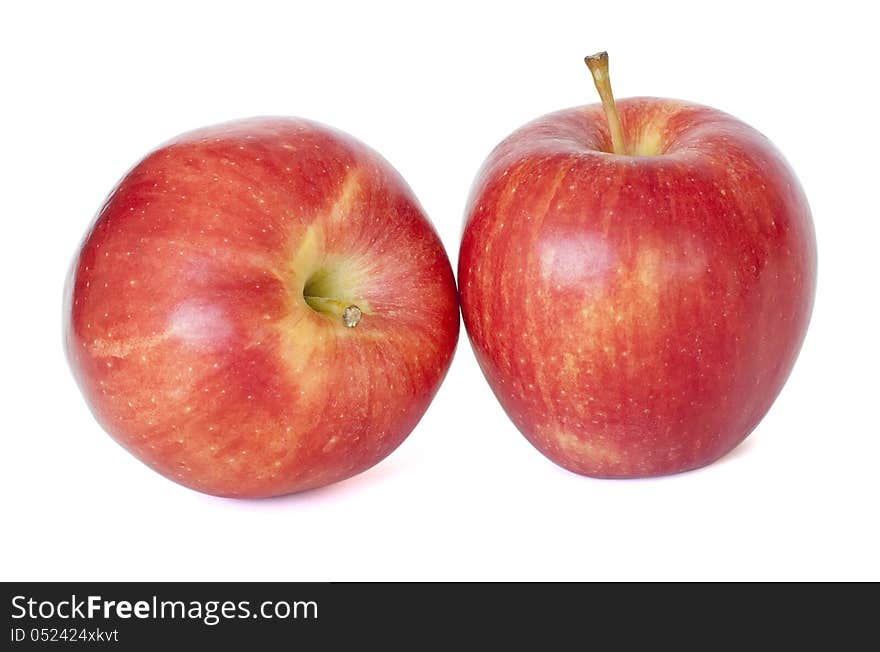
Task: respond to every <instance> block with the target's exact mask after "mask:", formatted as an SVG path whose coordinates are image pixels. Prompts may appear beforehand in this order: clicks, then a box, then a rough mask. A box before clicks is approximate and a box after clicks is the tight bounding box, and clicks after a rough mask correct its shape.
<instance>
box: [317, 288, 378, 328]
mask: <svg viewBox="0 0 880 652" xmlns="http://www.w3.org/2000/svg"><path fill="white" fill-rule="evenodd" d="M303 298H304V299H305V300H306V303H307V304H309V306H311V307H312V309H313V310H315V311H316V312H321V313H324V314H325V315H335V316H337V317H340V318H341V319H342V324H343V325H344V326H345V327H346V328H354V327H355V326H357V325H358V323H359V322H360V321H361V317H363V312H361V309H360V308H358V307H357V306H356V305H354V304H350V303H347V302H345V301H337V300H336V299H328V298H327V297H312V296H306V297H303Z"/></svg>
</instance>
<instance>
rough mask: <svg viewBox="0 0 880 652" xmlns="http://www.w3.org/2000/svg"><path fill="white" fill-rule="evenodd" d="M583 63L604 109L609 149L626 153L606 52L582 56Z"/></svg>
mask: <svg viewBox="0 0 880 652" xmlns="http://www.w3.org/2000/svg"><path fill="white" fill-rule="evenodd" d="M584 63H586V64H587V68H589V69H590V74H591V75H593V83H595V84H596V90H597V91H599V97H600V98H602V109H603V110H604V111H605V119H606V120H608V130H609V131H610V132H611V149H612V151H613V152H614V153H615V154H626V145H625V144H624V143H625V141H624V140H623V128H622V127H621V126H620V116H618V115H617V106H615V104H614V95H613V94H612V93H611V78H610V77H609V76H608V53H607V52H598V53H596V54H594V55H591V56H589V57H584Z"/></svg>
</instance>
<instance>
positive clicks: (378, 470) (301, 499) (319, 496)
mask: <svg viewBox="0 0 880 652" xmlns="http://www.w3.org/2000/svg"><path fill="white" fill-rule="evenodd" d="M411 466H412V465H409V464H405V463H402V462H399V461H395V460H393V459H390V457H388V458H385V459H384V460H381V461H380V462H379V463H377V464H376V465H375V466H372V467H370V468H369V469H367V470H366V471H362V472H360V473H358V474H357V475H354V476H352V477H350V478H346V479H345V480H339V481H337V482H333V483H331V484H328V485H324V486H323V487H315V488H314V489H306V490H305V491H299V492H296V493H292V494H285V495H283V496H268V497H266V498H229V497H220V496H214V497H213V498H214V499H216V500H221V501H227V500H228V501H233V502H234V503H236V504H239V505H247V506H248V507H254V508H259V507H264V506H272V507H277V506H279V505H288V504H289V505H296V504H301V503H305V502H311V501H316V500H317V501H323V500H328V499H332V498H334V497H336V496H337V495H344V494H347V493H349V492H355V491H359V490H362V489H363V488H365V487H366V486H368V485H373V484H375V483H381V482H385V481H387V480H388V479H389V478H392V477H394V476H397V475H400V474H401V473H403V472H405V470H406V469H407V468H410V467H411Z"/></svg>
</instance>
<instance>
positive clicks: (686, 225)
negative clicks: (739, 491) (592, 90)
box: [459, 55, 816, 478]
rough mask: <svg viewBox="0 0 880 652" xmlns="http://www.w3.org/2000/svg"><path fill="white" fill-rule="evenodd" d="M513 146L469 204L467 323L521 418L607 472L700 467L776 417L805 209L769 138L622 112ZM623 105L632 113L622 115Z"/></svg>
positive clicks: (594, 472)
mask: <svg viewBox="0 0 880 652" xmlns="http://www.w3.org/2000/svg"><path fill="white" fill-rule="evenodd" d="M588 60H589V61H588V63H589V65H590V66H591V70H592V71H593V72H594V78H595V81H596V86H597V88H598V89H599V91H600V95H601V96H602V98H603V104H604V106H605V111H604V112H603V107H602V106H599V105H593V106H584V107H578V108H573V109H568V110H565V111H560V112H558V113H553V114H551V115H547V116H545V117H542V118H539V119H537V120H535V121H534V122H532V123H530V124H527V125H526V126H524V127H522V128H521V129H519V130H518V131H516V132H514V133H513V134H512V135H511V136H509V137H508V138H507V139H506V140H504V141H503V142H502V143H501V144H500V145H499V146H498V147H497V148H496V149H495V150H494V151H493V152H492V154H491V155H490V156H489V158H488V160H487V161H486V162H485V164H484V165H483V168H482V170H481V171H480V173H479V175H478V177H477V179H476V182H475V185H474V187H473V189H472V193H471V197H470V199H469V203H468V208H467V214H466V225H465V230H464V238H463V242H462V245H461V252H460V257H459V288H460V292H461V303H462V312H463V315H464V321H465V326H466V327H467V331H468V334H469V336H470V340H471V343H472V346H473V349H474V352H475V354H476V357H477V360H478V361H479V363H480V366H481V367H482V369H483V372H484V373H485V376H486V378H487V380H488V381H489V384H490V385H491V387H492V389H493V391H494V392H495V395H496V396H497V397H498V399H499V401H500V402H501V404H502V406H503V407H504V409H505V410H506V412H507V414H508V415H509V416H510V418H511V419H512V420H513V422H514V423H515V424H516V426H517V427H518V428H519V429H520V430H521V431H522V433H523V434H524V435H525V436H526V438H527V439H528V440H529V441H530V442H531V443H532V444H533V445H534V446H535V447H536V448H537V449H538V450H540V451H541V452H542V453H544V454H545V455H546V456H547V457H549V458H550V459H551V460H553V461H554V462H556V463H557V464H559V465H561V466H563V467H565V468H567V469H569V470H571V471H575V472H577V473H582V474H586V475H591V476H597V477H617V478H632V477H644V476H654V475H661V474H668V473H675V472H679V471H685V470H687V469H693V468H696V467H699V466H702V465H705V464H708V463H709V462H712V461H713V460H715V459H717V458H718V457H720V456H722V455H724V454H725V453H726V452H728V451H730V450H731V449H732V448H733V447H735V446H736V445H737V444H738V443H739V442H740V441H742V440H743V439H744V438H745V437H746V436H747V435H748V434H749V432H751V430H752V429H753V428H755V426H756V425H757V424H758V422H759V421H760V420H761V418H762V417H763V416H764V414H765V413H766V412H767V410H768V409H769V408H770V405H771V404H772V403H773V401H774V399H775V398H776V396H777V395H778V394H779V391H780V389H781V388H782V385H783V383H784V382H785V380H786V378H787V377H788V374H789V372H790V371H791V368H792V365H793V364H794V361H795V358H796V356H797V354H798V351H799V349H800V346H801V343H802V341H803V339H804V334H805V331H806V329H807V324H808V322H809V318H810V312H811V309H812V305H813V296H814V291H815V284H816V243H815V235H814V231H813V225H812V221H811V217H810V210H809V208H808V205H807V200H806V198H805V197H804V194H803V192H802V190H801V188H800V186H799V184H798V182H797V180H796V179H795V176H794V174H793V173H792V171H791V170H790V169H789V167H788V165H787V164H786V162H785V161H784V160H783V158H782V156H781V155H780V154H779V152H777V150H776V149H775V148H774V147H773V146H772V144H771V143H770V142H769V141H768V140H767V139H766V138H765V137H764V136H762V135H761V134H760V133H758V132H757V131H755V130H754V129H752V128H751V127H749V126H748V125H746V124H743V123H742V122H740V121H739V120H737V119H735V118H733V117H731V116H729V115H727V114H725V113H722V112H720V111H717V110H715V109H711V108H708V107H705V106H697V105H695V104H690V103H687V102H680V101H676V100H668V99H654V98H633V99H627V100H624V101H621V102H619V103H617V105H616V111H615V104H614V100H613V97H612V96H611V90H610V85H609V83H608V78H607V57H603V56H599V55H597V57H594V58H588ZM618 112H619V121H618Z"/></svg>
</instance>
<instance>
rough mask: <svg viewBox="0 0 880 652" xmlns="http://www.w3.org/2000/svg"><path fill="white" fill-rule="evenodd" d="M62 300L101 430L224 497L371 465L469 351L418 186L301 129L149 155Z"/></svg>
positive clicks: (194, 137)
mask: <svg viewBox="0 0 880 652" xmlns="http://www.w3.org/2000/svg"><path fill="white" fill-rule="evenodd" d="M66 300H67V308H66V317H67V319H66V346H67V352H68V357H69V360H70V364H71V366H72V368H73V372H74V375H75V376H76V379H77V381H78V383H79V385H80V387H81V389H82V391H83V393H84V394H85V397H86V400H87V401H88V404H89V406H90V407H91V409H92V411H93V412H94V414H95V416H96V418H97V419H98V421H99V422H100V423H101V425H102V426H103V427H104V428H105V429H106V430H107V431H108V432H109V433H110V434H111V436H113V437H114V438H115V439H116V441H118V442H119V443H120V444H122V445H123V446H124V447H125V448H127V449H128V450H129V451H130V452H131V453H133V454H134V455H135V456H136V457H138V458H139V459H141V460H142V461H143V462H145V463H146V464H148V465H149V466H150V467H152V468H153V469H155V470H156V471H158V472H159V473H161V474H163V475H165V476H166V477H168V478H170V479H172V480H174V481H176V482H179V483H181V484H183V485H186V486H187V487H191V488H193V489H197V490H199V491H203V492H206V493H210V494H216V495H221V496H239V497H257V496H274V495H279V494H287V493H291V492H296V491H302V490H305V489H310V488H313V487H319V486H322V485H326V484H328V483H331V482H335V481H337V480H341V479H343V478H347V477H349V476H352V475H354V474H356V473H359V472H360V471H363V470H365V469H367V468H369V467H371V466H373V465H374V464H376V463H377V462H378V461H379V460H381V459H382V458H384V457H385V456H386V455H388V454H389V453H390V452H391V451H393V450H394V449H395V448H396V447H397V446H398V445H399V444H400V443H401V442H402V441H403V440H404V439H405V438H406V436H407V435H408V434H409V432H410V431H411V430H412V429H413V427H414V426H415V425H416V423H417V422H418V420H419V419H420V418H421V416H422V414H423V413H424V412H425V409H426V408H427V407H428V404H429V403H430V401H431V399H432V398H433V396H434V394H435V393H436V391H437V389H438V387H439V385H440V383H441V381H442V379H443V377H444V375H445V374H446V371H447V369H448V367H449V363H450V361H451V359H452V355H453V352H454V349H455V344H456V341H457V338H458V305H457V297H456V290H455V283H454V279H453V276H452V270H451V268H450V265H449V261H448V259H447V257H446V253H445V251H444V249H443V247H442V245H441V243H440V240H439V238H438V236H437V234H436V233H435V231H434V229H433V228H432V226H431V224H430V222H429V221H428V219H427V218H426V217H425V215H424V213H423V211H422V209H421V207H420V206H419V204H418V202H417V201H416V198H415V197H414V196H413V194H412V192H411V191H410V189H409V188H408V187H407V185H406V183H405V182H404V181H403V179H401V177H400V176H399V175H398V174H397V172H395V170H394V169H393V168H392V167H391V166H390V165H389V164H388V163H387V162H386V161H385V160H384V159H382V158H381V157H380V156H379V155H378V154H376V153H375V152H374V151H372V150H371V149H369V148H368V147H366V146H365V145H363V144H362V143H360V142H358V141H356V140H354V139H353V138H351V137H349V136H347V135H345V134H343V133H340V132H338V131H335V130H332V129H330V128H328V127H325V126H321V125H319V124H315V123H312V122H308V121H305V120H297V119H283V118H258V119H251V120H242V121H238V122H231V123H228V124H222V125H218V126H214V127H208V128H205V129H200V130H198V131H193V132H191V133H188V134H184V135H182V136H180V137H178V138H176V139H174V140H172V141H171V142H169V143H167V144H165V145H164V146H162V147H160V148H159V149H157V150H156V151H154V152H153V153H151V154H149V155H148V156H147V157H146V158H144V159H143V160H142V161H141V162H140V163H138V164H137V165H136V166H135V167H134V169H132V170H131V171H130V172H129V173H128V174H127V175H126V176H125V178H124V179H123V180H122V181H120V182H119V184H118V185H117V186H116V188H115V189H114V190H113V192H112V193H111V195H110V197H109V199H108V200H107V202H106V203H105V204H104V206H103V208H102V209H101V211H100V213H99V215H98V217H97V219H96V221H95V223H94V224H93V226H92V228H91V229H90V231H89V233H88V234H87V236H86V238H85V241H84V242H83V244H82V247H81V249H80V251H79V254H78V256H77V258H76V260H75V263H74V266H73V270H72V272H71V278H70V279H69V281H68V288H67V293H66Z"/></svg>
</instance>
